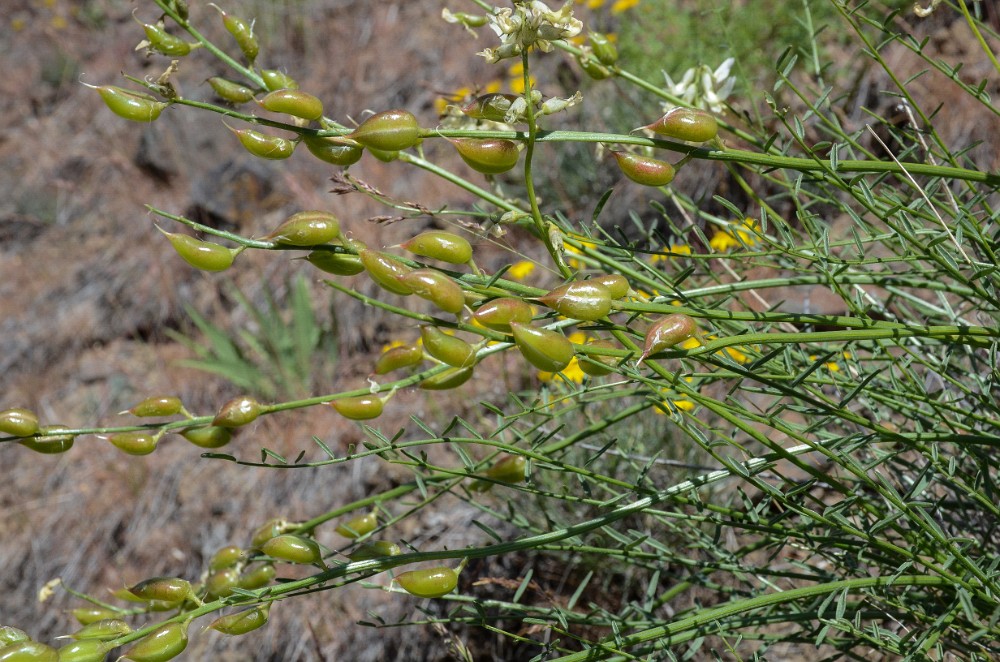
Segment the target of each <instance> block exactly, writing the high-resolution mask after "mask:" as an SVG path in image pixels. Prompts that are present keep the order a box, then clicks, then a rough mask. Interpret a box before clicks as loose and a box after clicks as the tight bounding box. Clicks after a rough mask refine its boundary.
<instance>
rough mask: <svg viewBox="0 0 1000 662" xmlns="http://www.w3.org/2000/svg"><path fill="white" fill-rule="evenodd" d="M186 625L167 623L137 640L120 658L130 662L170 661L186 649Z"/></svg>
mask: <svg viewBox="0 0 1000 662" xmlns="http://www.w3.org/2000/svg"><path fill="white" fill-rule="evenodd" d="M187 643H188V639H187V624H186V623H167V624H166V625H162V626H160V627H158V628H156V629H155V630H153V631H152V632H151V633H149V634H148V635H146V636H145V637H143V638H142V639H140V640H139V643H137V644H136V645H135V646H133V647H132V648H130V649H128V650H127V651H126V652H125V655H124V656H122V659H124V660H132V662H166V661H167V660H172V659H174V658H175V657H177V656H178V655H180V654H181V653H183V652H184V649H185V648H187Z"/></svg>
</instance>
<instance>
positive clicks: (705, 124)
mask: <svg viewBox="0 0 1000 662" xmlns="http://www.w3.org/2000/svg"><path fill="white" fill-rule="evenodd" d="M641 128H643V129H649V130H650V131H652V132H653V133H658V134H660V135H661V136H667V137H668V138H676V139H677V140H686V141H688V142H693V143H703V142H706V141H708V140H711V139H713V138H715V136H716V135H718V133H719V123H718V121H716V119H715V117H713V116H712V115H711V114H710V113H708V112H706V111H704V110H699V109H697V108H682V107H677V108H672V109H671V110H670V111H668V112H667V114H666V115H664V116H663V117H661V118H660V119H658V120H656V121H655V122H653V123H652V124H647V125H646V126H644V127H641Z"/></svg>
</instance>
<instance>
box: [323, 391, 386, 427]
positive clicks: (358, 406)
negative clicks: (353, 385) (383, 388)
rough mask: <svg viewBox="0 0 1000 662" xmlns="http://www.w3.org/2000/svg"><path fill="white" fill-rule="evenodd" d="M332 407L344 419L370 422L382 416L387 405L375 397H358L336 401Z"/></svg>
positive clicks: (332, 403)
mask: <svg viewBox="0 0 1000 662" xmlns="http://www.w3.org/2000/svg"><path fill="white" fill-rule="evenodd" d="M330 405H331V406H332V407H333V408H334V409H336V410H337V413H338V414H340V415H341V416H343V417H344V418H349V419H351V420H352V421H368V420H371V419H373V418H378V417H379V416H381V415H382V409H383V407H384V406H385V403H384V402H383V401H382V399H381V398H379V397H378V396H375V395H358V396H355V397H352V398H341V399H340V400H334V401H333V402H331V403H330Z"/></svg>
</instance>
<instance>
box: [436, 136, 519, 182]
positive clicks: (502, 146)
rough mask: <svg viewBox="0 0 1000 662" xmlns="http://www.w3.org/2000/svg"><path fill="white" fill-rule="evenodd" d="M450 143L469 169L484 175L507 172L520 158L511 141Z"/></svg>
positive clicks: (459, 141)
mask: <svg viewBox="0 0 1000 662" xmlns="http://www.w3.org/2000/svg"><path fill="white" fill-rule="evenodd" d="M450 142H451V144H452V145H454V146H455V149H456V150H458V155H459V156H461V157H462V160H463V161H465V163H466V164H467V165H468V166H469V167H470V168H472V169H473V170H475V171H476V172H481V173H483V174H486V175H498V174H500V173H502V172H507V171H508V170H510V169H511V168H513V167H514V166H515V165H517V159H518V158H519V157H520V156H521V153H520V152H519V151H518V150H517V143H515V142H513V141H511V140H500V139H493V138H489V139H485V140H478V139H475V138H454V139H452V140H451V141H450Z"/></svg>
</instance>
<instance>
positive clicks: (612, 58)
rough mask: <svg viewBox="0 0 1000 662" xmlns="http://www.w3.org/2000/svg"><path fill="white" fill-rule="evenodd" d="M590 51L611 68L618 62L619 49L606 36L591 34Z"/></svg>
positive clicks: (596, 33) (597, 33) (598, 33)
mask: <svg viewBox="0 0 1000 662" xmlns="http://www.w3.org/2000/svg"><path fill="white" fill-rule="evenodd" d="M589 37H590V39H589V41H590V49H591V50H592V51H593V52H594V57H596V58H597V59H598V60H599V61H600V63H601V64H603V65H606V66H609V67H610V66H611V65H613V64H614V63H615V62H617V61H618V49H617V48H615V44H614V42H613V41H611V40H610V39H608V36H607V35H606V34H602V33H600V32H591V33H590V35H589Z"/></svg>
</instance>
